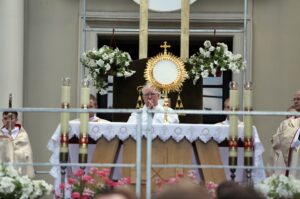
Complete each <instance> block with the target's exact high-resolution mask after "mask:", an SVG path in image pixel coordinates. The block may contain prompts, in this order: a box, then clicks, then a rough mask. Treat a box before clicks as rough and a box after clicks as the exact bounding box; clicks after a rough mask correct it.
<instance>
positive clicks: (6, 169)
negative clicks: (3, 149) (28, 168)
mask: <svg viewBox="0 0 300 199" xmlns="http://www.w3.org/2000/svg"><path fill="white" fill-rule="evenodd" d="M52 190H53V186H52V185H50V184H48V183H46V182H45V181H44V180H31V179H29V178H28V176H20V175H19V174H18V172H17V171H16V170H15V169H14V168H13V167H10V166H3V165H0V198H6V199H16V198H18V199H38V198H41V197H42V196H44V195H50V194H51V192H52Z"/></svg>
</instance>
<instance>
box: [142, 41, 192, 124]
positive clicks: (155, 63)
mask: <svg viewBox="0 0 300 199" xmlns="http://www.w3.org/2000/svg"><path fill="white" fill-rule="evenodd" d="M160 47H161V48H164V52H163V53H159V54H158V55H156V56H155V57H152V58H150V59H149V60H148V62H147V67H146V69H145V74H144V76H145V79H146V80H147V81H148V82H150V83H151V84H152V85H153V86H154V87H156V88H157V89H158V90H161V91H162V96H163V98H164V108H165V110H167V104H168V93H169V92H174V91H180V89H181V87H182V84H183V82H184V81H185V79H186V78H187V72H186V70H185V67H184V63H183V61H182V59H181V58H180V57H177V56H175V55H173V54H172V53H170V52H167V48H170V47H171V45H167V42H166V41H164V45H160ZM165 122H168V121H167V114H166V113H165Z"/></svg>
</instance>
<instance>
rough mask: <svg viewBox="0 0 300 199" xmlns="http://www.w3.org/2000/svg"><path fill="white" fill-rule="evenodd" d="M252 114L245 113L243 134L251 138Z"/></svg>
mask: <svg viewBox="0 0 300 199" xmlns="http://www.w3.org/2000/svg"><path fill="white" fill-rule="evenodd" d="M252 124H253V121H252V116H251V115H245V116H244V136H245V138H251V137H252Z"/></svg>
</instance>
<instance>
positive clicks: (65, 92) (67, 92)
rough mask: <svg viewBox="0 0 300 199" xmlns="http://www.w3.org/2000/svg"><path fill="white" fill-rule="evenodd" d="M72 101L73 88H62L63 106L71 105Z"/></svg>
mask: <svg viewBox="0 0 300 199" xmlns="http://www.w3.org/2000/svg"><path fill="white" fill-rule="evenodd" d="M70 101H71V87H70V86H62V87H61V102H62V104H69V103H70Z"/></svg>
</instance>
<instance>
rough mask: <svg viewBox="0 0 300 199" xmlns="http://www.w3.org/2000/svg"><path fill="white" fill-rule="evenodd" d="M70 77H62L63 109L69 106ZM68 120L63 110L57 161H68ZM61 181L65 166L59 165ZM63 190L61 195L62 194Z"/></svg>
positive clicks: (68, 116) (67, 115)
mask: <svg viewBox="0 0 300 199" xmlns="http://www.w3.org/2000/svg"><path fill="white" fill-rule="evenodd" d="M70 83H71V79H70V78H69V77H65V78H63V85H62V87H61V107H62V108H63V109H68V108H70V101H71V97H70V96H71V86H70ZM69 120H70V113H66V112H63V113H61V114H60V148H59V162H60V163H68V157H69ZM60 172H61V182H62V183H63V184H65V175H66V166H61V170H60ZM64 194H65V193H64V190H62V195H63V196H64Z"/></svg>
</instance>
